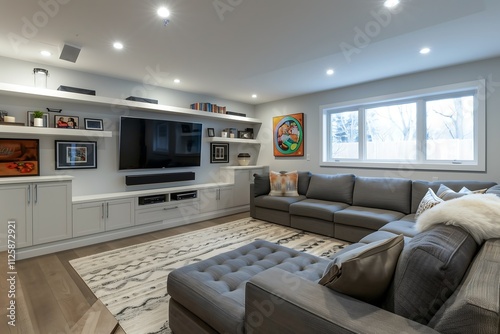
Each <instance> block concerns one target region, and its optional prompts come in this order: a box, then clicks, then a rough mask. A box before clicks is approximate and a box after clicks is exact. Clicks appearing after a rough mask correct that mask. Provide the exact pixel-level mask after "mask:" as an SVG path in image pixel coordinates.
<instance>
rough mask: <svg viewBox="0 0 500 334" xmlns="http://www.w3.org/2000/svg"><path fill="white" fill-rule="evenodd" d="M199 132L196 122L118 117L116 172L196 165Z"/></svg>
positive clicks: (197, 163) (200, 126)
mask: <svg viewBox="0 0 500 334" xmlns="http://www.w3.org/2000/svg"><path fill="white" fill-rule="evenodd" d="M201 129H202V125H201V124H199V123H190V122H178V121H171V120H164V119H148V118H137V117H125V116H122V117H121V118H120V147H119V158H120V162H119V169H120V170H125V169H154V168H177V167H192V166H200V162H201V134H202V131H201Z"/></svg>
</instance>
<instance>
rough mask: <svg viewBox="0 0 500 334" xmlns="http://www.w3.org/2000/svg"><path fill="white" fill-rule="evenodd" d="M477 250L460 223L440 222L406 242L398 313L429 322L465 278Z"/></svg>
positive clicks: (396, 293)
mask: <svg viewBox="0 0 500 334" xmlns="http://www.w3.org/2000/svg"><path fill="white" fill-rule="evenodd" d="M476 250H477V244H476V242H475V241H474V239H473V238H472V237H471V236H470V235H469V234H468V233H467V232H466V231H465V230H463V229H461V228H460V227H456V226H449V225H439V226H436V227H435V228H433V229H431V230H428V231H425V232H422V233H419V234H417V235H416V236H415V237H414V238H413V239H412V240H411V241H410V242H409V243H408V244H406V245H405V248H404V249H403V252H402V253H401V256H400V258H399V262H398V266H397V268H396V272H395V276H394V283H393V297H392V296H391V295H390V294H389V298H393V302H394V305H393V307H394V309H393V311H394V313H396V314H399V315H401V316H403V317H405V318H408V319H411V320H414V321H416V322H419V323H422V324H424V325H426V324H427V323H428V322H429V320H430V319H432V317H433V316H434V314H435V313H436V312H437V311H438V310H439V308H440V307H441V306H442V305H443V303H444V302H446V300H447V299H448V298H449V297H450V296H451V295H452V294H453V292H454V291H455V289H456V287H457V286H458V284H459V283H460V281H461V280H462V277H463V276H464V274H465V272H466V271H467V268H468V267H469V264H470V262H471V261H472V259H473V257H474V255H475V253H476Z"/></svg>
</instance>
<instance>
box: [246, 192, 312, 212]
mask: <svg viewBox="0 0 500 334" xmlns="http://www.w3.org/2000/svg"><path fill="white" fill-rule="evenodd" d="M304 199H306V197H305V196H304V195H300V196H298V197H297V196H290V197H287V196H269V195H262V196H259V197H255V199H254V203H255V205H256V206H258V207H261V208H268V209H274V210H279V211H287V212H288V211H289V209H290V204H292V203H295V202H298V201H302V200H304Z"/></svg>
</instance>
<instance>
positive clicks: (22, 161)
mask: <svg viewBox="0 0 500 334" xmlns="http://www.w3.org/2000/svg"><path fill="white" fill-rule="evenodd" d="M38 175H40V149H39V141H38V139H13V138H0V177H11V176H14V177H17V176H38Z"/></svg>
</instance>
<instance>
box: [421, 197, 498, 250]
mask: <svg viewBox="0 0 500 334" xmlns="http://www.w3.org/2000/svg"><path fill="white" fill-rule="evenodd" d="M437 224H447V225H455V226H460V227H461V228H463V229H464V230H466V231H467V232H469V234H470V235H471V236H472V237H473V238H474V240H475V241H476V242H477V243H478V244H482V243H483V241H484V240H487V239H493V238H500V197H498V196H497V195H494V194H484V195H483V194H472V195H467V196H463V197H460V198H456V199H452V200H449V201H445V202H443V203H439V204H438V205H436V206H434V207H433V208H431V209H428V210H426V211H424V212H423V213H422V214H421V215H419V216H418V218H417V223H416V225H415V228H416V229H417V231H419V232H422V231H425V230H428V229H430V228H431V227H433V226H434V225H437Z"/></svg>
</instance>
